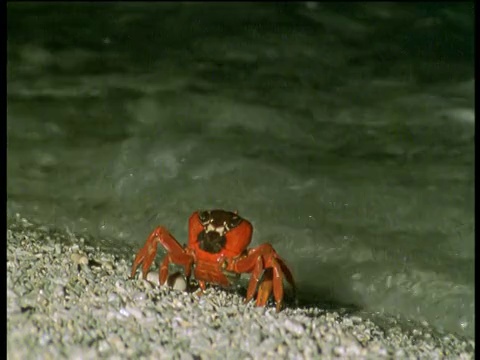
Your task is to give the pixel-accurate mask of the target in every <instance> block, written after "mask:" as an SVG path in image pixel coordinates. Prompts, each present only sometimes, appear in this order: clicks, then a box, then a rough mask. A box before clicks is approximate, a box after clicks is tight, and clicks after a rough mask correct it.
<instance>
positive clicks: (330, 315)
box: [7, 215, 475, 359]
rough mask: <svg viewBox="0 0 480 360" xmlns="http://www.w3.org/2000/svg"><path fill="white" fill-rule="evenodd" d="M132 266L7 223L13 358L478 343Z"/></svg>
mask: <svg viewBox="0 0 480 360" xmlns="http://www.w3.org/2000/svg"><path fill="white" fill-rule="evenodd" d="M130 266H131V261H130V260H126V259H124V258H122V257H121V256H117V255H115V254H112V253H107V252H104V251H102V250H101V249H99V248H98V247H97V248H95V247H92V246H90V245H88V242H87V241H86V240H84V239H83V238H82V237H81V236H77V235H74V234H73V235H72V234H67V233H66V232H62V231H59V230H55V229H51V228H49V227H47V226H39V225H35V224H32V223H30V222H29V221H28V220H26V219H22V218H21V217H20V216H18V215H17V216H14V217H11V218H9V219H8V221H7V358H9V359H24V358H38V357H40V358H52V359H53V358H73V359H77V358H78V359H80V358H82V359H95V358H112V359H113V358H117V359H119V358H138V357H146V358H153V357H156V358H161V359H171V358H175V359H222V358H225V356H226V354H228V355H229V356H228V358H233V359H237V358H239V359H264V358H267V359H273V358H282V359H283V358H285V359H289V358H305V359H311V358H313V359H315V358H319V357H322V358H336V357H338V358H352V359H353V358H354V359H358V358H392V357H394V358H425V359H427V358H428V359H430V358H436V359H442V358H449V359H452V358H455V359H473V358H474V352H475V340H474V339H463V338H460V337H458V336H456V335H453V334H450V335H449V334H442V335H439V334H438V333H437V332H436V331H435V330H434V329H432V328H430V327H429V326H421V327H418V328H413V329H412V330H405V329H403V328H402V327H401V326H400V324H399V323H398V322H395V320H393V319H392V320H390V319H389V321H388V326H385V324H383V325H380V324H379V323H378V322H375V321H372V320H370V319H364V318H362V317H360V316H356V315H349V314H348V313H342V312H340V311H333V310H328V309H322V308H319V307H308V308H298V309H295V308H286V309H284V310H283V311H281V312H280V313H276V312H275V309H274V307H267V308H256V307H254V305H253V303H252V302H251V303H249V304H244V303H243V298H242V297H241V296H240V295H238V294H237V293H235V292H234V291H225V290H221V289H216V288H208V289H207V291H206V292H205V293H204V294H203V295H202V296H200V297H199V296H197V295H195V294H194V293H186V292H183V291H178V290H173V289H168V288H165V287H161V288H160V287H158V286H155V285H153V284H152V283H149V282H147V281H144V280H140V279H138V278H137V279H135V280H129V279H128V276H129V273H130Z"/></svg>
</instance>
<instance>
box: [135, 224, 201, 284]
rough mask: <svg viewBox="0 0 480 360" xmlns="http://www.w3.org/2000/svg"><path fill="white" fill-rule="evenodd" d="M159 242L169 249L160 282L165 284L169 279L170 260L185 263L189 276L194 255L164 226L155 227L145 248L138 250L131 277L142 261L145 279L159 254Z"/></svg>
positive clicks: (186, 272)
mask: <svg viewBox="0 0 480 360" xmlns="http://www.w3.org/2000/svg"><path fill="white" fill-rule="evenodd" d="M158 244H160V245H162V246H163V247H164V248H165V250H166V251H167V255H166V256H165V258H164V259H163V261H162V264H161V266H160V270H159V280H160V284H161V285H163V284H164V283H165V281H166V280H167V277H168V265H169V263H170V262H173V263H175V264H178V265H183V266H184V267H185V275H186V276H187V278H188V277H189V276H190V272H191V266H192V263H193V257H192V256H191V255H190V254H188V253H187V252H185V250H184V249H183V247H182V246H181V245H180V244H179V243H178V241H177V240H175V238H174V237H173V236H172V235H171V234H170V233H169V232H168V230H167V229H166V228H165V227H163V226H159V227H157V228H155V230H153V231H152V233H151V234H150V235H149V236H148V238H147V241H146V242H145V245H144V246H143V248H141V249H140V250H139V251H138V253H137V256H135V260H134V261H133V265H132V272H131V274H130V277H131V278H133V277H134V276H135V272H136V271H137V268H138V266H139V265H140V264H142V263H143V264H142V274H143V278H144V279H145V278H146V277H147V272H148V269H149V268H150V266H151V265H152V262H153V260H154V259H155V256H156V255H157V247H158Z"/></svg>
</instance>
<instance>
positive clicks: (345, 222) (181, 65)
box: [7, 2, 475, 336]
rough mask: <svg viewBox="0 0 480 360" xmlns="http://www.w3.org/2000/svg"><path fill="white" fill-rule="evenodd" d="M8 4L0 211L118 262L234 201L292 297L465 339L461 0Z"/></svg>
mask: <svg viewBox="0 0 480 360" xmlns="http://www.w3.org/2000/svg"><path fill="white" fill-rule="evenodd" d="M434 5H435V6H434ZM7 11H8V13H7V14H8V15H7V16H8V40H7V60H8V63H7V79H8V84H7V106H8V109H7V156H8V163H7V181H8V182H7V196H8V202H7V208H8V213H9V214H13V213H15V212H20V213H22V215H24V216H29V217H31V218H33V219H34V220H35V219H36V220H37V221H41V222H45V223H48V224H53V225H55V226H58V227H61V228H67V229H69V230H71V231H75V232H84V233H86V234H89V235H91V236H94V237H96V238H98V239H99V240H98V241H99V245H102V246H105V247H107V248H111V249H115V250H116V251H120V252H122V253H123V254H125V255H128V256H131V255H132V254H133V253H134V252H135V251H136V250H137V249H138V248H139V247H140V246H141V245H142V244H143V242H144V240H145V238H146V236H147V235H148V233H149V231H151V230H152V229H153V228H154V227H155V226H156V225H158V224H163V225H166V226H167V227H168V228H169V229H170V230H171V232H172V233H173V234H175V236H176V237H177V239H178V240H179V241H180V242H181V243H183V242H184V241H186V235H187V219H188V216H189V215H190V213H191V212H192V211H194V210H196V209H201V208H224V209H229V210H235V209H237V210H238V211H239V212H240V214H241V215H242V216H244V217H245V218H247V219H249V220H251V222H252V223H253V225H254V227H255V230H254V238H253V245H258V244H260V243H263V242H270V243H271V244H273V245H274V247H275V248H276V249H277V251H278V252H279V253H280V254H281V255H282V256H283V257H284V258H285V259H286V261H287V262H288V263H289V264H290V265H291V267H292V269H293V272H294V274H295V277H296V278H297V280H298V283H299V286H300V288H301V289H303V291H304V292H306V293H309V295H308V296H309V299H308V300H305V299H304V301H305V302H309V303H318V304H320V303H322V302H325V301H328V302H337V303H339V304H353V305H355V306H357V307H360V308H362V309H365V310H367V311H373V312H380V313H381V312H386V313H390V314H399V315H401V316H402V317H404V318H407V319H409V318H411V319H416V320H426V321H428V322H429V323H431V324H432V325H434V326H435V327H436V328H437V329H439V330H446V331H454V332H457V333H459V334H463V335H467V336H473V333H474V122H475V118H474V77H473V8H472V7H471V5H468V4H461V5H452V4H447V3H445V4H442V5H439V4H431V5H428V4H424V5H416V4H404V5H401V4H386V3H385V4H369V5H365V4H356V5H348V6H347V5H345V4H343V5H337V4H333V3H332V4H315V3H308V2H307V3H298V4H273V3H270V4H237V5H231V4H230V5H228V4H221V3H218V4H209V5H205V4H153V3H151V4H148V5H147V4H133V3H130V4H127V3H122V4H113V3H110V4H106V5H105V4H104V5H96V4H86V3H85V4H74V5H62V4H55V5H38V4H26V3H21V4H13V3H10V4H8V8H7Z"/></svg>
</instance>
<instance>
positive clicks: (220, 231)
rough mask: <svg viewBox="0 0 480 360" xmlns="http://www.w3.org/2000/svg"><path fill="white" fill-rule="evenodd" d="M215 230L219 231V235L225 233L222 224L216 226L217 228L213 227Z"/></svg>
mask: <svg viewBox="0 0 480 360" xmlns="http://www.w3.org/2000/svg"><path fill="white" fill-rule="evenodd" d="M215 231H216V232H217V233H219V234H220V236H223V234H224V233H225V227H224V226H219V227H217V228H216V229H215Z"/></svg>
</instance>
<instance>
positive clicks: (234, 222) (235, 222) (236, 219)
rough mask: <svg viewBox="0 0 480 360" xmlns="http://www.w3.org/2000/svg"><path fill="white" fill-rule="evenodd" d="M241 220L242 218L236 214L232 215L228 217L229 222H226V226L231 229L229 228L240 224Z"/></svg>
mask: <svg viewBox="0 0 480 360" xmlns="http://www.w3.org/2000/svg"><path fill="white" fill-rule="evenodd" d="M241 222H242V218H241V217H240V216H238V215H233V216H232V217H231V218H230V224H228V227H229V228H230V229H231V228H234V227H236V226H238V225H240V223H241Z"/></svg>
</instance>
